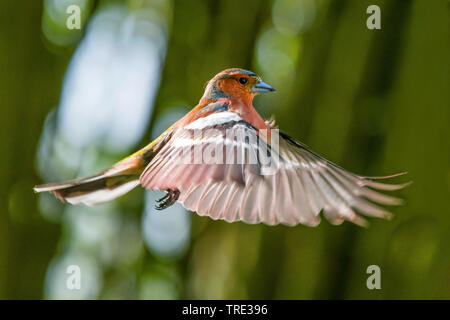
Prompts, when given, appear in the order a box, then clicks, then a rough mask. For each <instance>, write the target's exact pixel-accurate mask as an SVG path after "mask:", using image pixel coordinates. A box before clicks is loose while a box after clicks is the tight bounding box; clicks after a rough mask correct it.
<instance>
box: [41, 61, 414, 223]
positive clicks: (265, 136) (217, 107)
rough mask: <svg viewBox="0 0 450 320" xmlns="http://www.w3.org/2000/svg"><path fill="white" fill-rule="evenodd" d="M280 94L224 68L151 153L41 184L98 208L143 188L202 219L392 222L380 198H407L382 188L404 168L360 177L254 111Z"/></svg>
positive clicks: (150, 148) (241, 72) (161, 202)
mask: <svg viewBox="0 0 450 320" xmlns="http://www.w3.org/2000/svg"><path fill="white" fill-rule="evenodd" d="M272 91H275V90H274V89H273V88H272V87H271V86H269V85H268V84H266V83H265V82H263V81H262V80H261V78H260V77H259V76H258V75H256V74H255V73H253V72H251V71H247V70H244V69H239V68H232V69H227V70H224V71H222V72H220V73H219V74H217V75H216V76H215V77H214V78H212V79H211V80H210V81H209V82H208V84H207V86H206V89H205V92H204V94H203V96H202V98H201V99H200V101H199V103H198V105H197V106H196V107H194V108H193V109H192V110H191V111H190V112H189V113H187V114H186V115H185V116H184V117H183V118H181V119H180V120H178V121H177V122H176V123H174V124H173V125H172V126H171V127H170V128H168V129H167V130H166V131H165V132H163V133H162V134H161V135H160V136H159V137H158V138H157V139H155V140H154V141H152V142H151V143H150V144H148V145H147V146H146V147H144V148H143V149H141V150H139V151H137V152H135V153H133V154H132V155H130V156H129V157H127V158H125V159H123V160H122V161H120V162H118V163H116V164H114V165H113V166H112V167H110V168H109V169H106V170H104V171H102V172H100V173H98V174H95V175H93V176H91V177H87V178H82V179H77V180H72V181H67V182H62V183H50V184H45V185H40V186H36V187H35V188H34V190H35V191H36V192H45V191H48V192H51V193H53V194H54V195H55V196H56V197H57V198H59V199H60V200H62V201H67V202H69V203H71V204H86V205H94V204H97V203H101V202H105V201H109V200H112V199H115V198H117V197H119V196H121V195H123V194H125V193H127V192H129V191H130V190H132V189H133V188H135V187H136V186H138V185H139V184H140V185H142V186H143V187H144V188H146V189H149V190H162V191H165V192H166V194H165V196H164V197H163V198H161V199H160V200H158V203H159V204H158V205H157V206H156V208H157V209H160V210H162V209H165V208H167V207H169V206H171V205H172V204H174V203H175V202H177V201H178V202H180V203H181V204H182V205H183V206H184V207H185V208H186V209H188V210H191V211H194V212H197V213H198V214H199V215H201V216H209V217H211V218H212V219H215V220H217V219H222V220H226V221H228V222H234V221H244V222H247V223H251V224H255V223H265V224H268V225H276V224H280V223H281V224H285V225H289V226H294V225H297V224H299V223H301V224H304V225H308V226H316V225H318V224H319V223H320V213H321V212H322V214H323V216H325V217H326V218H327V219H328V220H329V221H330V222H331V223H332V224H341V223H342V222H343V221H344V220H348V221H351V222H353V223H355V224H357V225H361V226H365V225H366V224H367V221H366V220H365V219H364V218H363V217H362V215H365V216H373V217H380V218H390V217H391V213H390V212H388V211H386V210H385V209H383V208H382V207H380V206H379V205H377V204H382V205H399V204H401V203H402V200H401V199H398V198H396V197H392V196H388V195H385V194H383V193H380V192H378V191H375V190H384V191H392V190H398V189H401V188H403V187H405V186H407V185H408V184H409V183H404V184H387V183H382V182H379V181H377V180H380V179H386V178H392V177H395V176H399V175H402V174H404V173H400V174H396V175H391V176H384V177H365V176H360V175H357V174H354V173H351V172H349V171H347V170H345V169H343V168H341V167H339V166H338V165H335V164H333V163H332V162H330V161H328V160H326V159H324V158H323V157H321V156H319V155H318V154H316V153H314V152H312V151H311V150H309V149H308V148H307V147H306V146H304V145H303V144H301V143H299V142H297V141H296V140H294V139H293V138H292V137H290V136H288V135H287V134H285V133H283V132H282V131H279V130H278V129H277V128H276V127H275V125H274V123H273V121H264V120H263V119H262V118H261V116H260V115H259V114H258V113H257V111H256V110H255V108H254V107H253V104H252V102H253V98H254V97H255V95H257V94H259V93H265V92H272Z"/></svg>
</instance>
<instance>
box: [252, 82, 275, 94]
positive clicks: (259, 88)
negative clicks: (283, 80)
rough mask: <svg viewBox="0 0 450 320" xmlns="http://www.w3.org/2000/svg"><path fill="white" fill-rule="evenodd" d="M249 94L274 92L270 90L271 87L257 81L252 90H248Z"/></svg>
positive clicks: (272, 89)
mask: <svg viewBox="0 0 450 320" xmlns="http://www.w3.org/2000/svg"><path fill="white" fill-rule="evenodd" d="M250 91H251V92H271V91H275V89H274V88H272V87H271V86H269V85H268V84H267V83H265V82H263V81H261V80H259V81H258V82H257V83H256V84H255V85H254V86H253V88H251V89H250Z"/></svg>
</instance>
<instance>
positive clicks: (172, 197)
mask: <svg viewBox="0 0 450 320" xmlns="http://www.w3.org/2000/svg"><path fill="white" fill-rule="evenodd" d="M179 196H180V191H179V190H171V189H168V190H167V193H166V195H164V197H162V198H161V199H159V200H156V202H158V204H157V205H155V208H156V210H164V209H166V208H168V207H170V206H171V205H173V204H174V203H175V202H176V201H177V200H178V197H179Z"/></svg>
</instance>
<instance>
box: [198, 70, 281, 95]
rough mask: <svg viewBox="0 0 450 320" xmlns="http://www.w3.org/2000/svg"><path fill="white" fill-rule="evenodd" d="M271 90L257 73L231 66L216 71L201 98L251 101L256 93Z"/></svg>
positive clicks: (272, 89)
mask: <svg viewBox="0 0 450 320" xmlns="http://www.w3.org/2000/svg"><path fill="white" fill-rule="evenodd" d="M271 91H275V89H274V88H272V87H271V86H269V85H268V84H267V83H265V82H263V81H262V80H261V78H260V77H259V76H258V75H257V74H255V73H253V72H251V71H248V70H244V69H239V68H232V69H226V70H224V71H222V72H220V73H218V74H217V75H216V76H215V77H214V78H212V79H211V80H210V81H209V82H208V84H207V86H206V89H205V93H204V94H203V97H202V99H206V100H217V99H221V98H228V99H235V100H240V101H242V102H243V103H251V102H252V100H253V98H254V97H255V95H257V94H258V93H262V92H271Z"/></svg>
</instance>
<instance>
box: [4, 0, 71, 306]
mask: <svg viewBox="0 0 450 320" xmlns="http://www.w3.org/2000/svg"><path fill="white" fill-rule="evenodd" d="M0 7H1V8H0V38H1V41H0V60H1V61H2V62H1V63H0V64H1V66H2V76H3V77H1V78H0V96H1V97H2V101H1V105H2V106H1V107H0V147H1V150H2V152H1V154H2V156H1V157H0V177H1V178H2V183H0V188H1V189H0V212H1V214H0V259H1V260H0V298H8V299H39V298H41V297H42V289H43V284H44V276H45V272H46V268H47V266H48V263H49V260H50V258H51V256H52V254H53V252H54V250H55V246H56V243H57V239H58V236H59V235H58V230H59V227H57V226H55V225H51V224H49V223H48V222H45V221H44V220H43V218H42V217H41V216H40V215H39V212H38V210H37V199H38V198H37V196H36V195H35V194H34V193H33V190H32V187H33V186H34V185H35V184H37V183H38V182H39V180H38V178H37V177H36V175H35V170H34V169H35V168H34V166H35V153H36V147H37V142H38V139H37V137H39V136H40V132H41V127H42V123H43V120H44V117H45V116H46V114H47V113H48V111H49V110H50V108H52V107H54V106H56V104H57V101H58V92H59V88H60V85H61V80H62V75H63V72H64V67H65V66H64V64H65V61H63V64H61V61H59V60H58V59H55V57H54V56H53V55H51V54H50V53H49V51H48V50H47V49H45V48H44V46H43V42H42V39H41V30H40V19H41V14H42V2H41V1H26V2H23V3H21V4H20V6H18V5H17V3H16V2H14V1H2V2H1V4H0Z"/></svg>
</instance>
